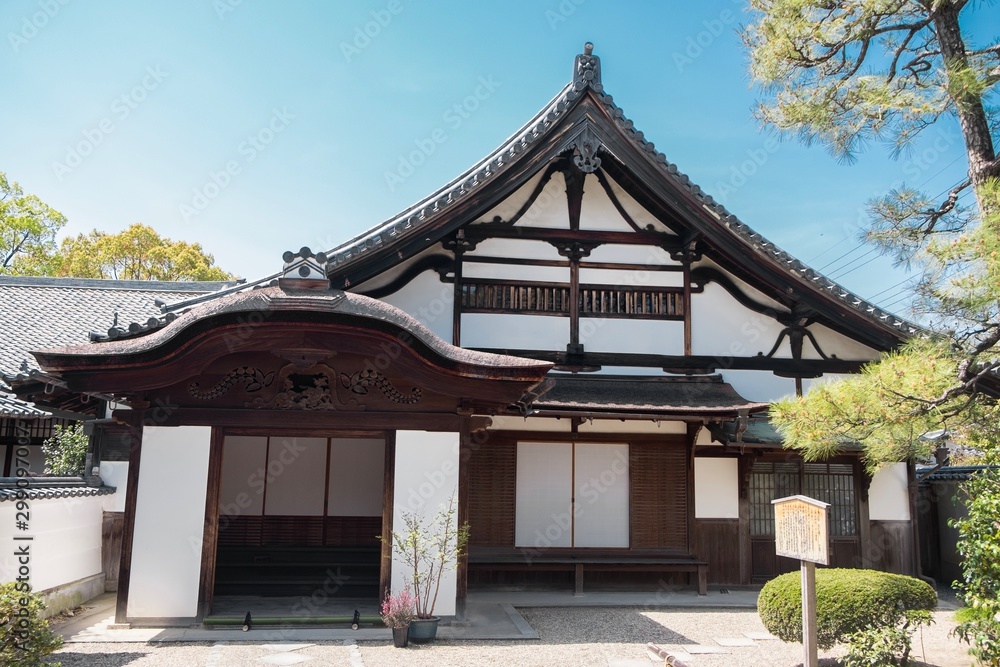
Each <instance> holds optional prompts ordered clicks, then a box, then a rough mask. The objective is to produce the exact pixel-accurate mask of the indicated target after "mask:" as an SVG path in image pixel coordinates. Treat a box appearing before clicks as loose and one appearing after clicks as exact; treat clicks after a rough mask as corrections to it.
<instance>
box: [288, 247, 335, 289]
mask: <svg viewBox="0 0 1000 667" xmlns="http://www.w3.org/2000/svg"><path fill="white" fill-rule="evenodd" d="M281 259H282V260H283V261H284V266H283V267H282V274H281V277H280V278H278V285H279V286H280V287H282V288H292V289H324V290H325V289H329V287H330V281H329V280H328V279H327V277H326V264H327V261H328V259H327V256H326V253H323V252H317V253H314V252H313V251H312V250H310V249H309V248H308V247H303V248H302V249H301V250H299V251H298V252H297V253H296V252H293V251H291V250H288V251H286V252H285V253H284V254H283V255H282V256H281Z"/></svg>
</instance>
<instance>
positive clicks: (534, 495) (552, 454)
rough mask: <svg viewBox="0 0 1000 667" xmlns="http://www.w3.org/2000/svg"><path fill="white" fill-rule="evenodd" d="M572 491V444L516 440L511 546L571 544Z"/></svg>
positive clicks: (558, 545)
mask: <svg viewBox="0 0 1000 667" xmlns="http://www.w3.org/2000/svg"><path fill="white" fill-rule="evenodd" d="M572 494H573V445H571V444H569V443H562V442H560V443H540V442H520V443H518V445H517V491H516V496H515V505H514V507H515V512H514V545H515V546H518V547H533V548H543V549H544V548H546V547H570V546H573V542H572V518H571V517H572V511H571V508H570V503H571V501H572V497H573V495H572Z"/></svg>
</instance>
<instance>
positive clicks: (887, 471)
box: [868, 463, 910, 521]
mask: <svg viewBox="0 0 1000 667" xmlns="http://www.w3.org/2000/svg"><path fill="white" fill-rule="evenodd" d="M868 516H869V518H870V519H871V520H872V521H909V520H910V498H909V495H908V492H907V478H906V464H905V463H893V464H892V465H888V466H885V467H884V468H881V469H880V470H879V471H878V472H877V473H875V476H874V477H873V478H872V484H871V486H870V487H869V489H868Z"/></svg>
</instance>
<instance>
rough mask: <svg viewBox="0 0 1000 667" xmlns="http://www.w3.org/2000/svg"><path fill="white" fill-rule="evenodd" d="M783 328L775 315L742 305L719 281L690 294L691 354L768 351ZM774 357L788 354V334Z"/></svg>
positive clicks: (747, 355)
mask: <svg viewBox="0 0 1000 667" xmlns="http://www.w3.org/2000/svg"><path fill="white" fill-rule="evenodd" d="M741 287H744V289H746V288H745V286H741ZM784 328H785V327H784V325H782V324H781V323H780V322H778V321H777V320H775V319H774V318H771V317H768V316H767V315H763V314H761V313H757V312H754V311H752V310H750V309H749V308H745V307H744V306H743V305H742V304H741V303H740V302H738V301H737V300H736V299H734V298H733V297H732V296H730V294H729V292H727V291H726V290H725V288H723V287H722V286H721V285H719V284H718V283H708V284H707V285H705V290H704V291H703V292H700V293H699V292H696V293H694V294H692V295H691V352H692V353H693V354H699V355H701V354H703V355H712V356H722V357H726V356H733V357H752V356H755V355H756V354H757V353H758V352H763V353H764V354H767V353H768V352H770V351H771V347H772V346H773V345H774V343H775V341H776V340H778V335H779V334H780V333H781V331H782V329H784ZM774 356H775V357H779V358H789V357H791V348H790V346H789V344H788V338H787V336H786V337H785V340H784V341H782V344H781V346H780V347H779V348H778V350H777V352H775V354H774Z"/></svg>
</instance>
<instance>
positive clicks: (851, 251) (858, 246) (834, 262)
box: [816, 245, 864, 272]
mask: <svg viewBox="0 0 1000 667" xmlns="http://www.w3.org/2000/svg"><path fill="white" fill-rule="evenodd" d="M863 247H864V246H863V245H857V246H855V247H853V248H851V249H850V250H848V251H847V252H845V253H844V254H843V255H841V256H840V257H837V258H836V259H834V260H833V261H832V262H827V263H826V264H824V265H823V266H821V267H820V268H818V269H816V270H817V271H820V272H822V271H824V270H825V269H826V267H828V266H830V265H832V264H836V263H837V262H839V261H840V260H842V259H844V258H845V257H847V256H848V255H851V254H854V253H856V252H857V251H858V250H860V249H861V248H863Z"/></svg>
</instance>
